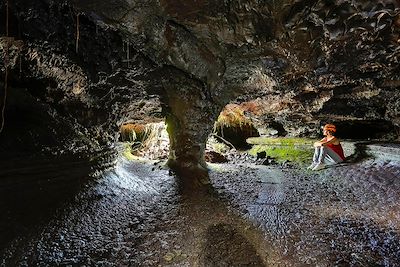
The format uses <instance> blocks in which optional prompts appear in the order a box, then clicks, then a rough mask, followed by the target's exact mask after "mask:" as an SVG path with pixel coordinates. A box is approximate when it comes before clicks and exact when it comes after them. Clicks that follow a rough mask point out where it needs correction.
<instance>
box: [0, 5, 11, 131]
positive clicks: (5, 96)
mask: <svg viewBox="0 0 400 267" xmlns="http://www.w3.org/2000/svg"><path fill="white" fill-rule="evenodd" d="M8 17H9V1H8V0H7V1H6V47H5V50H4V68H5V74H4V97H3V106H2V109H1V126H0V133H1V132H2V131H3V129H4V122H5V110H6V102H7V89H8V61H9V59H8V57H9V55H8V48H9V40H8V36H9V32H8V29H9V27H8V26H9V25H8Z"/></svg>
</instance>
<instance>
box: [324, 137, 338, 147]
mask: <svg viewBox="0 0 400 267" xmlns="http://www.w3.org/2000/svg"><path fill="white" fill-rule="evenodd" d="M328 144H334V145H338V144H340V142H339V139H337V138H336V137H333V138H332V139H330V140H329V141H326V140H325V141H324V142H321V146H324V145H328Z"/></svg>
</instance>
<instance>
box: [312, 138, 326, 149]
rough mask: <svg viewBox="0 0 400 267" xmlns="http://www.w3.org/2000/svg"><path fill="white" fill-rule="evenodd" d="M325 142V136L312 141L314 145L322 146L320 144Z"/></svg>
mask: <svg viewBox="0 0 400 267" xmlns="http://www.w3.org/2000/svg"><path fill="white" fill-rule="evenodd" d="M324 142H326V137H324V138H322V139H321V140H319V141H317V142H315V143H314V147H318V146H322V144H323V143H324Z"/></svg>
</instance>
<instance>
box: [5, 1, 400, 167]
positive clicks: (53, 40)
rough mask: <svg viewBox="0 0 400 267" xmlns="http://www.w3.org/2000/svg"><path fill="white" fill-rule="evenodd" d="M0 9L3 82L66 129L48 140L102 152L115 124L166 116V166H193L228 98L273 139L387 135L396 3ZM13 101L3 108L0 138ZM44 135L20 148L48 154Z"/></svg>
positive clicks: (394, 126)
mask: <svg viewBox="0 0 400 267" xmlns="http://www.w3.org/2000/svg"><path fill="white" fill-rule="evenodd" d="M5 10H6V7H5V4H4V2H2V3H0V12H1V14H2V17H3V14H5ZM9 11H10V12H9V14H10V19H9V22H10V23H9V36H12V37H14V38H13V39H5V38H2V40H1V42H0V44H1V45H0V50H1V57H2V60H1V73H2V77H3V78H5V77H4V74H5V72H6V71H5V66H7V67H8V70H9V71H8V87H9V88H8V90H15V91H17V90H21V92H22V91H23V92H24V93H23V94H28V95H31V96H32V97H34V98H35V99H37V100H38V101H39V102H40V103H41V104H43V105H44V106H43V105H42V107H47V108H45V110H44V113H48V114H52V116H53V117H57V118H59V119H58V120H62V121H66V122H67V123H64V124H63V125H64V126H63V127H64V128H69V130H66V131H65V132H66V133H68V132H71V131H72V132H74V133H75V134H72V135H69V134H63V133H58V134H55V135H57V136H58V138H59V139H60V140H71V139H74V138H75V139H76V138H78V139H79V138H80V139H82V140H83V139H85V140H86V141H82V142H86V143H90V146H92V147H99V146H104V145H110V144H112V143H113V142H115V141H116V140H117V137H118V129H119V127H120V126H121V125H122V124H123V123H126V122H130V123H147V122H153V121H160V120H163V119H164V118H165V119H166V121H167V124H168V131H169V134H170V146H171V148H170V161H169V162H170V165H171V166H174V167H177V168H189V169H191V168H204V167H205V162H204V147H205V141H206V140H207V137H208V135H209V133H210V132H211V131H212V125H213V122H214V121H215V120H216V118H217V116H218V113H219V112H220V111H221V110H222V108H223V107H224V106H225V105H226V104H227V103H229V102H231V101H234V102H238V103H239V102H248V103H251V106H252V107H253V109H252V110H251V112H250V111H249V112H250V113H252V116H253V117H254V122H255V124H256V125H259V126H262V125H265V124H267V125H279V129H278V131H280V132H281V134H286V133H288V134H290V135H303V136H304V135H316V134H317V133H318V131H319V129H320V125H321V124H323V123H325V122H333V123H337V124H338V125H339V126H340V127H342V126H343V129H342V133H343V135H344V137H351V138H366V137H367V138H391V139H395V138H398V133H399V127H400V119H399V118H400V113H399V112H400V103H399V99H400V92H399V87H400V74H399V73H400V69H399V66H400V65H399V56H400V49H399V42H400V22H399V21H400V6H399V2H398V1H395V0H382V1H378V2H374V1H364V0H356V1H354V0H352V1H350V0H333V1H305V0H304V1H303V0H296V1H294V0H285V1H272V2H271V1H265V2H263V3H260V2H259V1H253V0H246V1H211V2H210V1H177V0H162V1H152V0H149V1H106V2H104V1H97V0H85V1H61V2H60V1H52V0H50V1H44V0H41V1H34V2H32V1H26V0H15V1H12V4H11V5H10V7H9ZM0 32H1V34H2V35H4V33H5V32H6V29H5V25H4V24H2V25H0ZM6 59H8V60H6ZM2 80H3V79H2ZM1 86H2V87H4V84H3V83H2V84H1ZM1 96H2V98H3V96H4V91H3V93H2V95H1ZM16 106H20V104H19V103H18V99H17V100H16V102H14V101H11V103H7V108H6V112H5V115H6V124H5V130H4V132H3V133H2V134H4V135H6V136H8V137H7V138H6V139H7V140H9V139H10V138H11V137H10V136H11V135H12V134H10V133H9V134H6V132H7V131H8V132H11V133H13V132H16V131H17V130H16V129H15V127H16V126H15V125H12V124H10V123H9V121H8V120H7V117H8V118H10V117H11V118H12V117H13V116H14V115H13V113H14V112H17V111H16V110H17V109H15V108H14V107H16ZM32 109H34V110H33V111H32V112H38V111H36V108H35V107H32ZM40 113H41V114H44V113H43V112H42V111H41V112H40ZM43 116H44V117H43V118H45V117H46V116H47V115H43ZM44 120H46V121H47V119H44ZM34 122H35V120H31V119H30V118H26V117H25V118H24V119H22V118H21V123H25V124H27V125H32V124H35V125H36V126H35V127H30V128H31V130H32V131H33V132H35V133H37V134H38V135H41V136H43V135H42V133H43V132H46V131H48V130H47V128H48V127H49V126H47V125H42V124H36V123H34ZM50 124H51V125H52V126H51V127H50V128H52V129H59V127H58V126H57V125H58V124H57V123H56V122H54V123H50ZM377 125H378V126H377ZM366 132H372V133H371V134H370V135H365V134H361V133H366ZM353 133H354V134H353ZM358 133H360V134H358ZM45 135H46V136H47V135H49V134H45ZM49 136H51V134H50V135H49ZM29 138H30V137H26V136H24V135H22V136H21V138H20V141H19V142H20V144H24V143H26V142H28V141H30V140H31V139H29ZM3 140H4V139H2V141H3ZM51 140H52V138H39V139H37V140H36V141H32V142H36V143H37V147H40V146H46V145H54V146H55V147H60V144H57V142H56V143H54V142H53V141H51ZM3 142H7V141H3ZM64 143H65V142H64ZM67 143H68V142H67ZM63 149H67V150H69V149H70V147H69V145H65V146H64V148H63ZM7 152H8V151H7V150H4V151H3V153H7Z"/></svg>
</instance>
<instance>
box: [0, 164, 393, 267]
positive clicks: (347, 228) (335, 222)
mask: <svg viewBox="0 0 400 267" xmlns="http://www.w3.org/2000/svg"><path fill="white" fill-rule="evenodd" d="M210 169H211V171H210V180H211V183H212V186H213V188H214V190H213V191H209V192H208V193H198V194H196V193H193V194H185V195H183V194H181V193H179V190H178V186H177V183H176V178H175V176H174V175H173V174H171V173H170V172H169V171H168V170H167V169H166V168H164V167H163V164H162V163H161V162H156V161H128V160H126V159H123V158H121V159H120V160H119V161H118V163H117V166H116V168H115V169H114V170H111V171H107V172H105V173H104V174H103V175H101V176H100V177H97V178H90V179H89V180H87V179H83V180H84V182H79V183H75V184H72V183H58V184H51V186H49V185H47V184H45V183H42V184H41V185H40V186H35V187H28V188H26V187H24V188H22V187H18V186H17V187H14V188H10V187H7V188H6V187H4V186H2V187H0V191H1V192H0V193H1V203H0V212H1V214H2V216H1V218H0V227H1V228H0V265H2V266H3V265H4V266H31V265H39V266H54V265H63V266H68V265H73V266H76V265H80V266H81V265H87V266H307V265H310V266H399V263H398V259H399V258H400V209H399V202H398V200H399V199H400V198H399V197H400V179H399V178H400V163H399V162H396V161H385V160H376V159H375V160H374V159H367V160H364V161H361V162H358V163H347V164H342V165H340V166H335V167H331V168H328V169H324V170H321V171H319V172H312V171H306V170H304V169H299V168H297V167H295V166H290V165H286V166H284V167H282V166H281V165H272V166H263V165H255V164H251V163H246V162H243V163H238V164H210Z"/></svg>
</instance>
